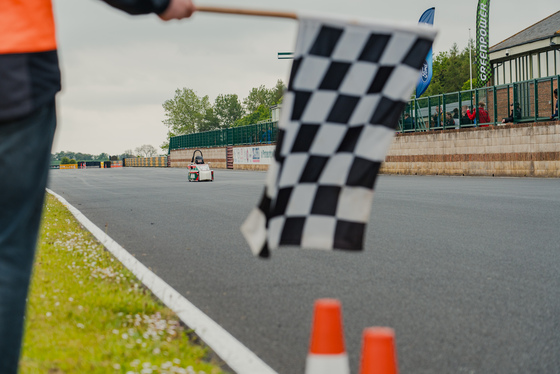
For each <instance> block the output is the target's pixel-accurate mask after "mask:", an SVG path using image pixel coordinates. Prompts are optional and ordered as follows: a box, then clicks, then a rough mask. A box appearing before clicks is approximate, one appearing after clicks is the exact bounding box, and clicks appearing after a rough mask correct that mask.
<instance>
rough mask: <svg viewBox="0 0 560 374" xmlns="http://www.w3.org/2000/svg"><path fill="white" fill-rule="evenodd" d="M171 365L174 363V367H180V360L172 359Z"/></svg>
mask: <svg viewBox="0 0 560 374" xmlns="http://www.w3.org/2000/svg"><path fill="white" fill-rule="evenodd" d="M173 363H174V364H175V365H180V364H181V360H179V359H178V358H174V359H173Z"/></svg>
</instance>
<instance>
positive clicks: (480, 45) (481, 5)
mask: <svg viewBox="0 0 560 374" xmlns="http://www.w3.org/2000/svg"><path fill="white" fill-rule="evenodd" d="M489 18H490V0H478V7H477V8H476V67H477V71H478V74H477V81H478V84H477V86H478V87H484V86H485V85H486V83H487V82H488V80H489V79H490V76H491V75H492V67H491V66H490V54H489V49H490V45H489V36H488V35H489Z"/></svg>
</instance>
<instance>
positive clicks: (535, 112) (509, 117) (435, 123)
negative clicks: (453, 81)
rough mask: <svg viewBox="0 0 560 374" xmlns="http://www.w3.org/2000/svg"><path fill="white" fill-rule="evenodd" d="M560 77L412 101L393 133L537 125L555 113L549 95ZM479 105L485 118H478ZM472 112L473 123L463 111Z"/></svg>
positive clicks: (552, 96)
mask: <svg viewBox="0 0 560 374" xmlns="http://www.w3.org/2000/svg"><path fill="white" fill-rule="evenodd" d="M559 81H560V75H557V76H552V77H547V78H539V79H532V80H528V81H523V82H516V83H510V84H505V85H501V86H491V87H483V88H478V89H474V90H468V91H459V92H453V93H448V94H443V95H436V96H429V97H423V98H420V99H414V100H411V101H409V102H408V103H407V105H406V107H405V110H404V111H403V113H402V115H401V118H400V120H399V125H398V128H397V131H399V132H418V131H429V130H443V129H458V128H464V127H478V126H488V125H494V124H497V123H502V122H503V121H504V120H505V121H506V123H521V122H533V121H534V122H537V121H543V120H548V119H550V116H551V115H552V114H553V113H554V112H555V110H556V109H555V104H556V100H555V98H554V95H553V91H554V89H555V88H558V83H559ZM480 103H482V104H483V105H484V106H483V108H484V110H485V111H486V112H487V113H488V118H481V116H480V113H481V111H480V110H478V109H479V108H480V107H481V105H480ZM473 108H474V109H477V110H476V116H475V118H474V119H472V120H471V119H469V118H468V116H467V115H466V111H467V109H469V110H470V111H471V112H472V109H473Z"/></svg>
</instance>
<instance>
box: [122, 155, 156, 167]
mask: <svg viewBox="0 0 560 374" xmlns="http://www.w3.org/2000/svg"><path fill="white" fill-rule="evenodd" d="M122 166H124V167H155V168H166V167H167V156H157V157H134V158H125V159H123V165H122Z"/></svg>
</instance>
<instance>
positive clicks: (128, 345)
mask: <svg viewBox="0 0 560 374" xmlns="http://www.w3.org/2000/svg"><path fill="white" fill-rule="evenodd" d="M124 347H125V348H126V349H132V348H134V345H132V344H126V345H125V346H124Z"/></svg>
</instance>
